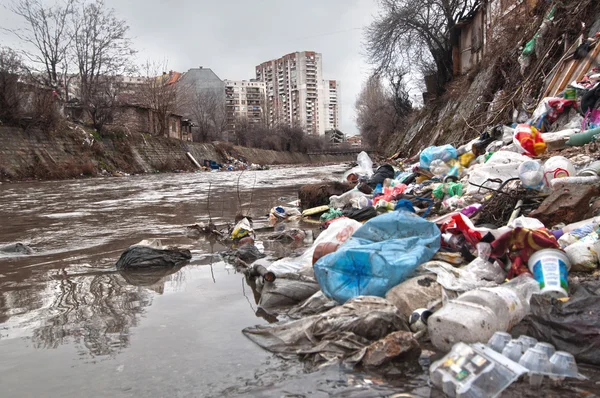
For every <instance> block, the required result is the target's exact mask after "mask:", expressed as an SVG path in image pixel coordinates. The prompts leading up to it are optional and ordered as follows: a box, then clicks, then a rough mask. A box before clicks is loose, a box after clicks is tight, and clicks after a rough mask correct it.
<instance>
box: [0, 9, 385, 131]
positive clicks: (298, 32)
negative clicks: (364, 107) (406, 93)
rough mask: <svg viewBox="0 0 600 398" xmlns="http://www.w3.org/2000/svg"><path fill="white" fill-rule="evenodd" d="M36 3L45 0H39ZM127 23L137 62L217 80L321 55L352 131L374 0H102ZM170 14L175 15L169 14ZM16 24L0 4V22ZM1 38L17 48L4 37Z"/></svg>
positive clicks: (250, 75)
mask: <svg viewBox="0 0 600 398" xmlns="http://www.w3.org/2000/svg"><path fill="white" fill-rule="evenodd" d="M42 2H43V3H52V1H46V0H42ZM105 3H106V4H107V6H109V7H112V8H114V9H115V11H116V13H117V15H118V16H119V17H120V18H123V19H125V20H126V21H127V22H128V24H129V25H130V27H131V31H130V35H131V37H132V38H133V42H134V47H135V48H136V49H137V50H138V51H139V52H138V54H137V58H136V61H137V62H138V63H139V64H142V63H143V62H144V61H145V60H148V59H149V60H155V61H162V60H167V61H168V68H169V69H172V70H176V71H181V72H185V71H187V70H189V69H192V68H197V67H198V66H199V65H203V66H205V67H207V68H212V69H213V70H214V71H215V72H217V73H218V75H219V77H220V78H221V79H223V80H250V79H252V78H254V77H255V76H254V73H253V72H254V68H255V67H256V65H259V64H260V63H261V62H264V61H265V60H268V59H276V58H277V57H280V56H282V55H283V54H288V53H290V52H294V51H304V50H311V51H316V52H319V53H322V54H323V57H324V59H325V60H326V61H325V64H324V71H323V72H324V73H323V77H324V78H325V79H336V80H339V81H341V82H342V85H343V90H342V98H341V101H340V103H341V107H342V108H343V112H342V120H341V121H340V124H341V126H340V129H341V130H342V131H343V132H344V133H346V134H357V133H358V131H357V128H356V124H355V115H354V102H355V100H356V97H357V95H358V93H359V91H360V89H361V87H362V84H363V82H364V81H365V80H366V79H367V77H368V76H369V74H370V72H371V67H370V65H368V64H367V63H366V60H365V57H364V56H363V47H362V28H363V27H364V26H366V25H368V24H369V23H370V21H371V20H372V15H373V14H375V13H376V11H377V8H376V4H375V2H374V1H373V0H347V1H346V0H329V1H327V2H326V4H324V2H321V1H318V0H308V1H307V2H305V3H303V4H302V7H298V5H297V4H295V3H293V2H281V1H275V0H265V1H263V2H260V3H258V4H254V3H246V2H239V1H235V2H233V1H232V2H227V3H214V2H209V1H198V2H188V1H185V0H183V1H180V2H178V3H177V8H174V5H170V6H168V5H165V3H162V2H158V1H155V0H131V1H128V2H119V1H117V0H105ZM174 11H177V12H174ZM18 22H19V21H18V20H17V19H15V18H14V17H13V16H12V14H11V13H10V12H9V11H8V10H6V9H4V8H0V25H2V26H4V27H7V28H9V27H15V24H17V23H18ZM0 43H1V44H3V45H7V46H13V47H17V46H18V45H19V43H18V42H17V41H16V40H15V39H14V38H12V37H10V36H9V35H4V34H0Z"/></svg>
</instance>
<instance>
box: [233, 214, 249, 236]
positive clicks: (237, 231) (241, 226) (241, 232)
mask: <svg viewBox="0 0 600 398" xmlns="http://www.w3.org/2000/svg"><path fill="white" fill-rule="evenodd" d="M252 232H254V230H253V229H252V225H250V221H249V220H248V219H247V218H243V219H242V220H241V221H240V222H238V223H237V224H236V226H235V228H233V232H232V233H231V239H233V240H237V239H242V238H244V237H246V236H248V235H250V234H251V233H252Z"/></svg>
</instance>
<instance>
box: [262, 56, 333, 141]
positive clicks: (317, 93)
mask: <svg viewBox="0 0 600 398" xmlns="http://www.w3.org/2000/svg"><path fill="white" fill-rule="evenodd" d="M322 65H323V64H322V55H321V54H319V53H316V52H313V51H303V52H295V53H291V54H287V55H285V56H283V57H282V58H279V59H275V60H272V61H268V62H264V63H262V64H260V65H258V66H257V67H256V79H257V80H259V81H262V82H264V83H265V89H266V105H267V106H266V109H267V114H266V121H267V123H268V124H269V126H275V125H277V124H283V125H287V126H293V125H298V126H300V127H302V128H303V129H304V130H305V131H306V132H307V133H309V134H315V135H323V134H324V133H325V130H326V126H327V123H328V118H329V114H328V113H327V114H324V112H325V103H326V102H327V101H326V99H325V97H326V96H325V90H324V87H323V82H324V81H323V66H322ZM327 109H329V108H327ZM336 109H337V110H338V112H339V101H337V100H336ZM327 112H328V110H327Z"/></svg>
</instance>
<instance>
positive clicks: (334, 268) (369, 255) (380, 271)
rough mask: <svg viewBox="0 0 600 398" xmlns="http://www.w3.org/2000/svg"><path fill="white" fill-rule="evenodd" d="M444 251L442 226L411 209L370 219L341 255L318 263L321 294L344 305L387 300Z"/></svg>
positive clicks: (315, 267)
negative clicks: (354, 300) (364, 298)
mask: <svg viewBox="0 0 600 398" xmlns="http://www.w3.org/2000/svg"><path fill="white" fill-rule="evenodd" d="M439 248H440V231H439V229H438V228H437V226H436V225H435V224H434V223H432V222H429V221H426V220H424V219H422V218H421V217H419V216H417V215H415V214H413V213H409V212H406V211H399V212H392V213H387V214H384V215H381V216H379V217H376V218H373V219H371V220H369V221H367V223H366V224H364V225H363V226H362V227H361V228H360V229H359V230H358V231H356V232H355V233H354V235H353V236H352V238H351V239H349V240H348V241H346V243H344V244H343V245H342V246H341V247H340V248H339V249H338V250H337V251H336V252H334V253H331V254H329V255H327V256H325V257H323V258H321V259H319V261H317V262H316V263H315V265H314V270H315V276H316V277H317V280H318V281H319V284H320V285H321V290H323V292H324V293H325V294H326V295H327V296H328V297H331V298H333V299H334V300H336V301H337V302H339V303H344V302H346V301H347V300H348V299H350V298H353V297H357V296H363V295H369V296H379V297H383V296H384V295H385V294H386V293H387V291H388V290H389V289H391V288H392V287H394V286H396V285H398V284H399V283H401V282H402V281H404V280H405V279H406V278H407V277H408V276H409V275H410V274H411V273H412V272H413V271H414V270H415V268H416V267H417V266H419V265H420V264H422V263H424V262H426V261H428V260H429V259H431V258H432V257H433V255H434V254H435V253H436V252H437V251H438V250H439Z"/></svg>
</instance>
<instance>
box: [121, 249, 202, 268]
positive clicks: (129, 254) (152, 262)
mask: <svg viewBox="0 0 600 398" xmlns="http://www.w3.org/2000/svg"><path fill="white" fill-rule="evenodd" d="M191 258H192V253H190V251H189V250H185V249H178V248H176V247H168V248H163V247H160V248H156V247H151V246H143V245H134V246H130V247H128V248H127V250H125V251H124V252H123V254H121V257H120V258H119V260H118V261H117V269H132V268H144V267H177V266H181V265H183V264H185V263H187V262H188V261H189V260H190V259H191Z"/></svg>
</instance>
